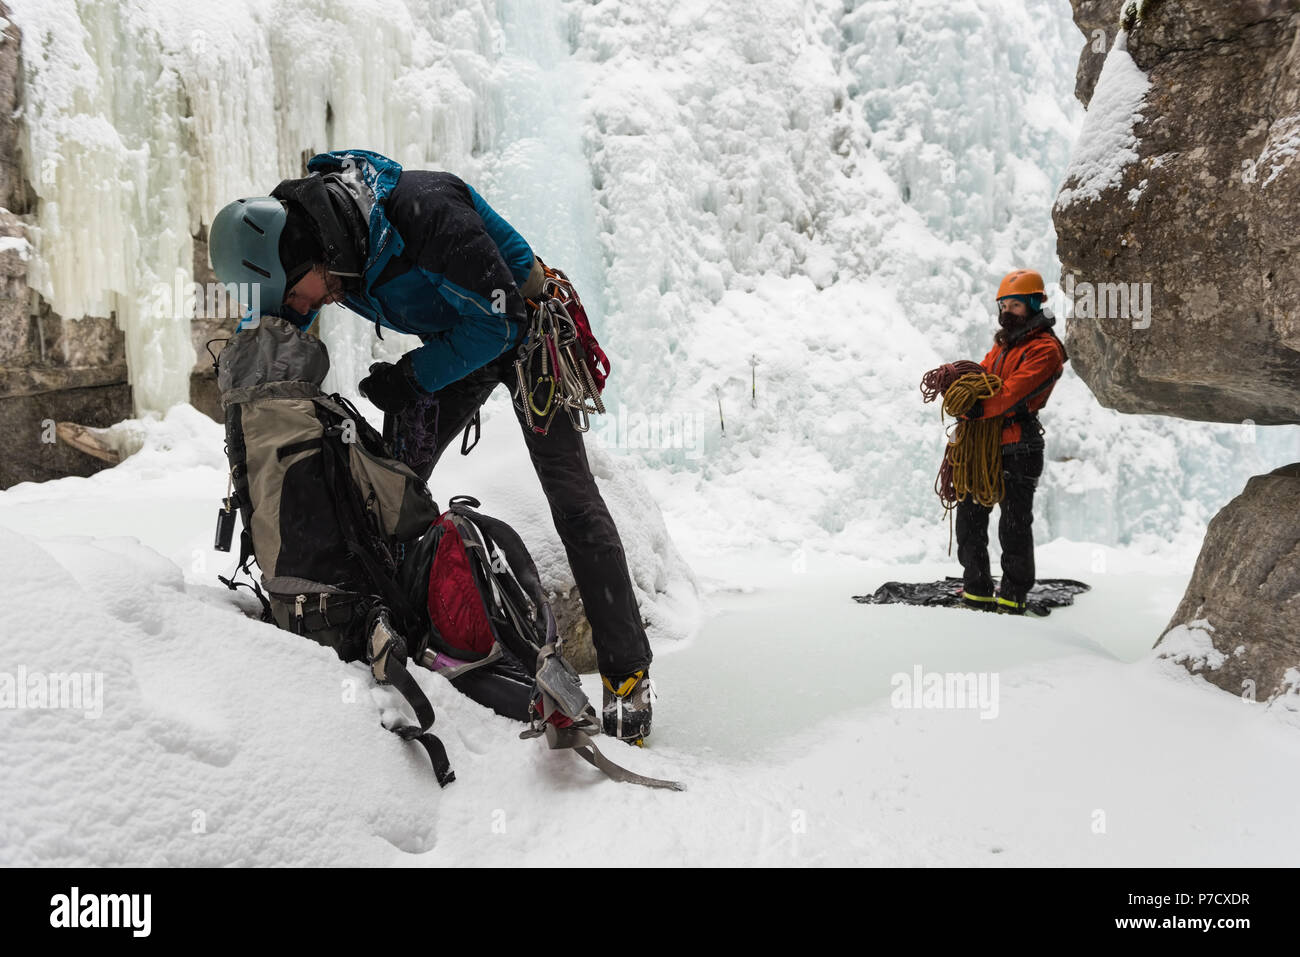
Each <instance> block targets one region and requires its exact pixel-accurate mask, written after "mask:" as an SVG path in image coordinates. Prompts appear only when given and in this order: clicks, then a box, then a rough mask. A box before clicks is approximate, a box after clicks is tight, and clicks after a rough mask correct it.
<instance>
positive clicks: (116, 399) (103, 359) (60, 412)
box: [0, 4, 131, 488]
mask: <svg viewBox="0 0 1300 957" xmlns="http://www.w3.org/2000/svg"><path fill="white" fill-rule="evenodd" d="M0 17H3V18H4V19H5V28H4V31H3V34H2V35H0V207H2V208H0V435H3V436H4V438H5V454H4V455H3V456H2V457H0V488H8V487H9V486H10V485H14V484H16V483H18V482H24V481H39V480H42V479H47V478H55V477H57V476H60V475H90V474H91V473H93V472H95V471H98V470H99V469H100V468H103V467H104V464H105V463H103V462H101V461H99V460H98V459H94V458H91V457H90V456H88V455H85V454H83V453H81V452H78V451H76V450H75V449H72V448H70V447H68V446H66V445H63V444H61V443H60V442H58V441H57V439H56V437H55V433H54V423H55V422H57V421H60V420H63V419H71V420H74V421H77V422H81V423H83V424H86V425H91V426H107V425H112V424H113V423H114V422H117V421H119V420H121V419H124V418H127V417H128V416H130V414H131V389H130V386H128V385H127V371H126V353H125V349H124V345H123V338H122V333H121V332H120V331H119V330H118V329H117V328H116V326H115V325H114V324H113V322H112V320H111V319H85V320H81V321H72V320H67V319H64V318H63V317H61V316H58V315H56V314H54V313H53V312H51V311H50V309H49V308H48V306H46V304H45V303H44V302H43V301H42V300H41V299H40V297H38V296H36V295H35V294H34V293H33V292H32V291H31V290H30V289H29V288H28V286H27V262H28V255H29V249H30V247H29V245H28V229H29V226H30V224H31V223H32V221H33V216H32V215H31V213H32V210H31V190H30V189H29V188H28V185H27V183H26V180H25V178H24V175H23V164H22V159H21V153H20V149H21V145H20V144H21V137H20V128H19V123H18V120H17V119H16V118H17V117H18V116H19V113H20V107H21V102H22V101H21V97H22V62H21V57H20V45H19V41H20V36H21V34H20V28H19V26H18V25H17V24H15V23H13V22H12V21H11V20H10V19H9V10H8V8H7V7H5V6H4V4H0Z"/></svg>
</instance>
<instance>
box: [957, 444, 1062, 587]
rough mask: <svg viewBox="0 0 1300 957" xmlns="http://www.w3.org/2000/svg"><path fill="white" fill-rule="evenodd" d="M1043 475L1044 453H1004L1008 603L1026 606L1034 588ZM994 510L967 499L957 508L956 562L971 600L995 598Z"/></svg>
mask: <svg viewBox="0 0 1300 957" xmlns="http://www.w3.org/2000/svg"><path fill="white" fill-rule="evenodd" d="M1042 474H1043V450H1042V449H1031V450H1024V451H1015V452H1008V451H1005V450H1004V451H1003V454H1002V479H1003V482H1004V483H1005V484H1006V496H1005V497H1004V498H1003V499H1002V502H1001V503H1000V504H999V506H998V507H999V508H1000V509H1001V515H1000V516H999V518H998V542H999V543H1000V544H1001V545H1002V583H1001V586H1000V588H999V593H1000V594H1001V596H1002V597H1003V598H1006V599H1008V600H1009V601H1015V602H1023V601H1024V600H1025V596H1026V595H1028V594H1029V589H1031V588H1033V587H1034V490H1035V489H1036V488H1037V487H1038V479H1039V477H1040V476H1041V475H1042ZM992 511H993V510H992V509H991V508H986V507H985V506H983V505H979V504H976V503H975V502H973V501H972V500H971V499H969V498H967V499H966V500H965V501H962V502H958V503H957V560H958V561H960V562H961V567H962V570H963V576H962V577H963V581H964V583H965V590H966V591H967V592H969V593H970V594H972V595H985V596H987V595H992V594H993V578H992V576H991V574H990V573H989V513H990V512H992Z"/></svg>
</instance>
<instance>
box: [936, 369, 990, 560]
mask: <svg viewBox="0 0 1300 957" xmlns="http://www.w3.org/2000/svg"><path fill="white" fill-rule="evenodd" d="M1001 388H1002V380H1001V379H999V378H998V377H997V376H995V375H990V374H989V373H987V372H985V371H984V368H983V367H982V366H981V365H980V364H979V363H977V362H971V361H970V360H967V359H963V360H961V361H959V362H950V363H946V364H944V365H941V366H939V367H938V368H937V369H931V370H930V371H929V372H927V373H926V374H925V375H924V376H922V377H921V397H922V399H923V400H924V401H926V402H933V401H934V400H935V399H937V398H938V397H939V396H943V403H942V409H943V411H944V412H945V413H947V414H948V415H950V416H952V417H953V418H955V419H957V424H956V426H955V427H954V428H953V430H952V433H951V434H950V435H949V437H948V445H947V447H946V448H945V449H944V453H943V462H942V463H941V464H940V466H939V474H938V475H937V476H935V480H934V491H935V494H937V495H938V496H939V501H940V502H941V503H943V508H944V511H945V512H946V513H947V514H948V528H949V534H948V551H949V552H951V551H952V512H953V510H954V509H955V508H956V507H957V503H958V502H961V501H964V500H965V499H966V498H967V496H969V497H970V498H971V499H973V500H974V501H975V502H977V503H979V504H980V505H984V506H986V507H992V506H994V505H996V504H997V503H998V502H1000V501H1002V497H1003V495H1004V494H1005V492H1006V487H1005V485H1004V483H1003V480H1002V416H1000V415H998V416H993V417H992V418H988V419H963V418H961V416H963V415H965V414H966V413H968V412H970V410H971V408H972V407H973V406H974V405H975V403H976V402H979V401H982V400H983V399H991V398H992V397H993V396H995V395H997V394H998V390H1000V389H1001Z"/></svg>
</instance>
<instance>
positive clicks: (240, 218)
mask: <svg viewBox="0 0 1300 957" xmlns="http://www.w3.org/2000/svg"><path fill="white" fill-rule="evenodd" d="M287 220H288V213H287V212H286V211H285V208H284V204H283V203H281V202H280V201H279V200H278V199H275V198H274V197H271V196H254V197H251V198H248V199H237V200H235V201H234V202H233V203H229V204H227V205H226V206H225V207H224V208H223V209H222V210H221V212H219V213H217V217H216V219H214V220H213V221H212V228H211V229H209V230H208V255H209V256H210V257H211V259H212V271H213V272H215V273H216V274H217V279H218V280H219V281H220V282H223V283H227V284H229V283H235V284H238V285H239V286H240V289H239V299H240V300H241V301H242V302H243V304H244V305H246V306H249V307H250V308H252V309H253V311H254V312H259V313H260V311H261V310H268V311H272V312H273V311H274V310H275V309H276V308H277V307H278V306H279V305H280V303H281V302H282V301H283V300H284V293H285V287H286V285H287V278H288V277H287V276H286V275H285V272H284V266H282V265H281V264H280V234H281V233H282V232H284V224H285V222H286V221H287ZM246 290H247V291H246ZM254 290H256V292H255V291H254Z"/></svg>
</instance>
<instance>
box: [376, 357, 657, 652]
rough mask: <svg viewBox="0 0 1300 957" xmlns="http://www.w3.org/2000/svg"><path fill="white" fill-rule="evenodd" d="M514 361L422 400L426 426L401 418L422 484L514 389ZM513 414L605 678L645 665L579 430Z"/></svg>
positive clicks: (613, 537)
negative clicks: (500, 393) (532, 422)
mask: <svg viewBox="0 0 1300 957" xmlns="http://www.w3.org/2000/svg"><path fill="white" fill-rule="evenodd" d="M514 360H515V350H514V349H509V350H507V351H506V352H505V353H504V354H503V355H501V356H500V357H499V358H497V359H495V360H493V361H492V362H490V363H489V364H488V365H486V366H484V367H483V368H481V369H478V370H476V371H475V372H471V373H470V374H469V375H467V376H466V377H465V378H463V379H460V380H458V381H456V382H453V383H452V384H451V385H448V386H445V387H444V388H442V389H439V390H438V391H437V392H436V393H434V394H433V396H432V401H431V402H426V403H421V404H420V406H418V407H417V409H418V410H417V411H414V412H413V414H416V415H419V417H420V419H421V421H411V418H410V415H408V414H403V415H402V416H399V417H398V422H397V429H398V444H399V448H400V449H401V452H400V453H399V454H400V455H401V457H402V458H403V460H404V461H406V463H407V464H408V465H410V466H411V468H412V469H413V470H414V471H415V473H416V474H417V475H418V476H420V478H421V479H423V480H424V481H426V482H427V481H428V480H429V475H430V474H431V473H432V472H433V467H434V465H436V464H437V462H438V459H440V458H441V457H442V453H443V451H444V450H445V449H446V448H447V446H448V445H450V444H451V442H452V440H453V439H455V438H457V437H459V436H460V434H461V433H462V432H463V431H464V429H465V426H466V425H468V424H469V423H470V421H471V420H472V419H473V418H474V413H476V412H477V411H478V410H479V407H480V406H481V405H482V404H483V403H484V402H486V401H487V398H488V396H489V395H491V394H492V390H493V389H495V388H496V387H497V386H498V385H502V384H504V385H505V386H506V387H507V388H508V389H512V390H513V388H514V386H515V385H516V384H517V379H516V377H515V370H514ZM515 416H516V417H517V418H518V419H519V427H520V428H521V429H522V430H523V433H524V443H525V444H526V445H527V446H528V454H529V455H530V456H531V457H532V460H533V469H534V470H535V471H536V472H537V478H538V480H539V481H540V482H541V483H542V491H543V492H544V493H545V494H546V501H547V502H548V503H549V504H550V506H551V518H552V519H553V520H554V522H555V530H556V531H557V532H559V533H560V541H561V542H563V543H564V550H565V552H566V553H567V554H568V557H569V567H570V568H571V569H572V570H573V578H574V581H575V582H576V583H577V585H578V592H579V594H581V595H582V605H583V609H584V610H585V611H586V613H587V620H588V621H589V622H590V623H591V637H592V642H593V644H595V646H596V660H597V663H598V664H599V666H600V671H601V674H604V675H610V676H622V675H628V674H631V673H632V672H634V671H637V670H639V669H641V668H645V667H647V666H648V665H649V664H650V659H651V657H652V656H651V652H650V642H649V640H648V639H647V638H646V634H645V628H644V626H643V625H642V624H641V611H640V609H639V608H638V607H637V603H636V597H635V594H634V593H633V591H632V576H631V575H630V574H629V573H628V569H627V558H626V557H625V555H624V554H623V542H622V540H621V539H620V538H619V535H618V529H617V528H616V527H615V526H614V520H613V518H611V517H610V514H609V509H608V508H607V507H606V506H605V500H604V499H603V498H602V497H601V495H600V490H599V489H598V488H596V480H595V478H593V477H592V474H591V468H590V467H589V466H588V465H587V450H586V448H585V446H584V445H583V441H582V433H581V432H578V431H576V430H575V429H574V428H573V424H572V422H570V421H569V417H568V415H567V414H566V413H565V411H564V410H563V409H561V410H560V411H558V412H557V413H556V414H555V418H554V419H552V420H551V427H550V431H549V432H547V434H546V435H541V434H539V433H536V432H533V430H532V429H530V428H529V427H528V425H527V424H526V422H525V421H524V414H523V412H522V410H520V409H519V407H518V406H515ZM412 439H414V440H415V441H412Z"/></svg>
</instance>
